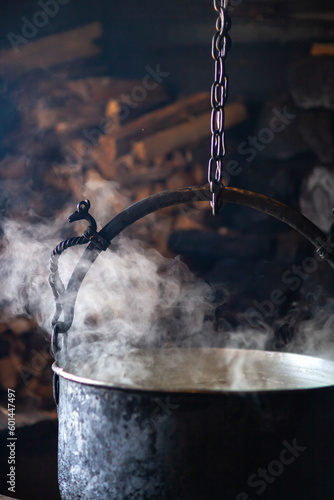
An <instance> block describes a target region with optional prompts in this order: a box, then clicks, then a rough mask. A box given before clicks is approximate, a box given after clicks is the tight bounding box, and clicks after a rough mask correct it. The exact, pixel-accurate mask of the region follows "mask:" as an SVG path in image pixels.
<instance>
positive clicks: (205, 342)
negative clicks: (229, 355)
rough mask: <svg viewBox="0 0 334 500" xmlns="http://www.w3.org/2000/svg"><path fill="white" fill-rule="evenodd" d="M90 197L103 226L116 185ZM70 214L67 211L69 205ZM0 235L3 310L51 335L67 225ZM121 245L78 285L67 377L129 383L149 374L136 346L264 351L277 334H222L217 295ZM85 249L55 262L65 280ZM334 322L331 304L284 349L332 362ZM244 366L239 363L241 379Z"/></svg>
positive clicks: (158, 259)
mask: <svg viewBox="0 0 334 500" xmlns="http://www.w3.org/2000/svg"><path fill="white" fill-rule="evenodd" d="M86 195H87V197H89V198H90V199H91V200H92V206H93V212H94V215H96V218H97V220H98V222H99V226H101V223H105V222H107V221H108V220H109V219H110V218H111V216H112V214H113V213H116V212H118V211H119V210H121V209H122V208H124V207H125V206H126V205H127V200H126V199H125V198H124V197H122V196H120V195H119V194H118V190H117V185H116V184H114V183H110V182H103V183H100V182H98V181H92V182H90V183H89V184H88V185H87V186H86ZM66 210H67V211H65V212H66V213H67V212H68V213H70V212H71V211H72V210H73V207H70V208H68V209H66ZM64 219H66V217H65V216H64ZM71 229H72V227H71ZM2 231H3V242H4V243H3V249H2V252H1V257H2V265H1V267H0V279H1V284H2V300H1V306H2V310H3V311H5V314H6V315H7V317H8V318H10V317H12V316H14V315H17V314H22V313H24V314H26V315H28V316H33V317H34V318H35V319H37V321H38V322H39V325H40V326H41V327H42V328H43V329H44V330H45V331H47V332H51V326H50V325H51V318H52V315H53V312H54V301H53V296H52V293H51V290H50V287H49V284H48V260H49V256H50V253H51V250H52V249H53V248H54V247H55V246H56V245H57V244H58V243H59V241H60V240H61V239H63V238H64V224H63V221H61V222H57V221H51V222H50V221H48V222H47V223H45V222H43V221H39V222H38V223H34V224H32V225H29V226H27V225H26V224H20V223H18V222H16V221H9V220H3V221H2ZM67 231H68V228H67ZM74 231H75V228H74V227H73V234H74ZM67 236H68V234H66V237H67ZM118 243H119V244H118V248H117V250H113V251H110V250H108V251H107V252H105V253H102V254H101V255H100V256H99V258H98V259H97V261H96V262H95V263H94V265H93V266H92V268H91V269H90V271H89V272H88V274H87V277H86V278H85V280H84V283H83V285H82V286H81V288H80V291H79V295H78V299H77V304H76V308H75V317H74V323H73V326H72V328H71V329H70V331H69V332H68V334H67V335H66V345H65V348H64V349H63V350H62V351H61V354H60V359H59V363H60V365H61V366H62V367H63V368H64V369H66V370H67V371H70V372H72V373H75V374H77V375H82V376H86V377H92V378H95V379H99V380H115V379H117V380H118V381H121V382H123V383H129V382H131V380H133V381H135V380H138V379H140V378H142V377H143V376H145V373H146V371H147V366H146V365H145V363H146V364H147V359H146V362H145V363H144V364H143V363H142V362H141V361H140V359H139V358H138V357H137V358H136V357H133V353H134V352H138V349H143V348H144V349H146V348H150V349H154V348H161V347H162V348H164V349H167V350H168V349H170V348H175V347H177V348H179V347H187V348H190V347H236V348H243V349H262V350H263V349H266V348H268V346H270V345H272V344H271V342H272V340H273V337H274V331H273V329H272V328H270V327H269V326H268V325H265V324H261V325H259V328H257V329H254V328H248V327H247V326H245V324H243V325H240V326H239V327H235V328H234V331H228V330H227V329H226V325H224V324H218V323H216V321H215V308H216V307H217V302H216V301H215V292H214V290H213V289H212V288H211V287H210V286H209V285H208V284H207V283H205V282H204V281H203V280H201V279H199V278H197V277H196V276H195V275H194V274H192V273H191V272H190V271H189V269H188V268H187V267H186V266H185V265H184V264H183V263H182V262H181V260H180V259H179V258H176V259H167V258H164V257H163V256H161V255H160V254H159V253H158V252H157V251H155V250H152V249H144V248H143V246H142V244H140V243H139V242H138V241H135V240H133V239H130V238H128V237H126V236H121V237H119V240H118ZM81 253H82V248H76V249H70V250H68V251H67V252H65V254H64V255H63V256H62V257H61V259H60V272H61V276H62V278H63V280H64V282H67V280H68V279H69V277H70V275H71V273H72V271H73V269H74V267H75V264H76V262H77V260H78V259H79V258H80V255H81ZM226 297H227V294H225V297H224V299H223V300H225V301H226V300H227V298H226ZM220 304H221V302H220ZM220 304H218V305H220ZM333 318H334V316H333V303H332V302H330V301H329V302H328V304H327V306H326V308H323V309H322V310H320V309H318V310H317V313H316V314H315V315H314V319H312V320H307V321H306V320H305V321H303V322H301V323H300V325H298V329H297V331H296V337H295V340H294V342H293V343H292V344H290V347H289V349H290V350H291V351H297V352H305V353H306V354H316V355H319V356H324V357H327V358H328V357H333V347H332V346H333V343H334V335H333V322H334V320H333ZM316 331H317V334H316V333H315V332H316ZM166 352H167V351H166ZM125 361H126V362H127V364H126V363H125ZM245 364H247V358H245V359H244V361H243V363H242V365H243V366H244V365H245ZM125 365H126V369H125V368H124V367H125ZM243 366H241V367H240V366H237V370H238V375H237V379H238V380H239V378H240V370H241V372H242V369H243ZM129 367H130V368H131V370H129Z"/></svg>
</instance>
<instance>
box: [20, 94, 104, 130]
mask: <svg viewBox="0 0 334 500" xmlns="http://www.w3.org/2000/svg"><path fill="white" fill-rule="evenodd" d="M103 114H104V104H103V103H88V102H83V101H82V100H81V99H80V98H76V97H75V98H69V99H66V101H65V102H64V103H62V105H61V106H59V103H58V102H57V100H55V101H53V100H52V99H50V98H45V99H39V100H38V101H37V103H36V107H35V108H34V110H33V112H32V113H31V115H30V119H31V120H32V122H33V123H34V124H36V127H37V129H38V130H48V129H53V128H54V129H56V130H57V132H59V133H71V132H75V131H81V130H82V129H86V128H88V127H94V126H96V125H98V124H99V123H100V122H101V120H102V119H103ZM88 132H89V131H88Z"/></svg>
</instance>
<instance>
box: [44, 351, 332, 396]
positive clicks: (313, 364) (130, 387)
mask: <svg viewBox="0 0 334 500" xmlns="http://www.w3.org/2000/svg"><path fill="white" fill-rule="evenodd" d="M182 349H183V350H187V351H188V352H189V351H193V353H194V354H196V353H198V352H200V351H201V352H206V353H207V352H210V353H213V352H215V353H216V354H217V353H219V354H220V353H221V352H223V353H228V354H235V355H237V354H238V353H239V352H241V351H242V352H243V354H245V352H247V355H250V356H253V357H255V359H256V358H257V359H258V360H261V359H262V360H263V359H264V360H265V361H266V362H268V361H271V362H274V363H281V364H282V366H283V364H284V363H292V366H293V367H294V368H296V369H302V368H304V369H305V370H306V369H307V370H311V373H312V372H313V373H315V370H317V372H318V373H319V372H321V373H322V372H323V373H324V380H323V381H322V382H321V383H319V382H314V385H311V384H310V385H305V386H302V387H282V388H281V387H280V388H270V387H269V388H266V387H263V388H258V387H256V388H254V389H253V388H245V389H242V390H237V389H234V388H231V389H230V388H224V389H221V388H220V389H211V388H208V389H204V388H196V389H194V388H191V387H189V388H183V387H182V388H178V387H173V388H171V387H168V386H166V387H158V388H157V387H143V386H140V385H136V384H125V383H116V382H108V381H107V382H106V381H102V380H96V379H93V378H89V377H84V376H79V375H75V374H72V373H70V372H68V371H66V370H64V369H63V368H61V367H59V366H58V365H57V363H56V362H54V363H53V365H52V369H53V371H54V373H55V374H56V375H58V376H59V377H63V378H65V379H67V380H70V381H72V382H76V383H78V384H84V385H89V386H95V387H104V388H110V389H114V390H122V391H135V392H137V391H139V392H141V393H149V394H152V393H169V394H173V393H174V394H189V393H199V394H219V393H224V394H258V393H275V394H276V393H279V392H283V393H284V392H291V391H298V392H300V391H305V390H307V391H309V390H319V389H323V388H331V387H334V361H331V360H328V359H323V358H319V357H315V356H309V355H305V354H295V353H288V352H277V351H261V350H252V349H235V348H182ZM176 350H177V351H180V350H181V348H167V349H164V351H166V352H171V351H176ZM143 351H144V350H143ZM154 351H162V349H152V350H148V352H149V353H152V352H154ZM195 351H196V352H195ZM145 352H146V350H145ZM306 363H307V366H306ZM326 375H329V379H328V378H327V377H326ZM326 380H327V381H326Z"/></svg>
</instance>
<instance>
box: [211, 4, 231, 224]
mask: <svg viewBox="0 0 334 500" xmlns="http://www.w3.org/2000/svg"><path fill="white" fill-rule="evenodd" d="M213 7H214V10H215V11H216V12H218V18H217V21H216V32H215V33H214V35H213V37H212V49H211V52H212V58H213V60H214V61H215V70H214V82H213V84H212V87H211V107H212V111H211V157H210V160H209V165H208V182H209V184H210V191H211V193H212V200H211V202H210V204H211V208H212V214H213V215H216V214H217V212H218V201H219V194H220V192H221V191H222V189H224V185H223V183H222V168H223V158H224V156H225V134H224V106H225V102H226V99H227V76H226V73H225V57H226V53H227V50H228V48H229V47H228V46H229V37H228V34H227V32H228V31H229V29H230V25H231V22H230V18H229V16H228V13H227V9H228V0H220V1H218V0H213Z"/></svg>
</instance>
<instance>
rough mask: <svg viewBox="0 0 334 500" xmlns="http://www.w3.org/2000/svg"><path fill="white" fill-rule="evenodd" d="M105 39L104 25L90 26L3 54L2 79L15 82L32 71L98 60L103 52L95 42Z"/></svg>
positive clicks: (1, 60)
mask: <svg viewBox="0 0 334 500" xmlns="http://www.w3.org/2000/svg"><path fill="white" fill-rule="evenodd" d="M101 36H102V27H101V24H100V23H98V22H96V23H91V24H88V25H86V26H82V27H80V28H76V29H73V30H71V31H66V32H64V33H58V34H56V35H50V36H47V37H45V38H41V39H39V40H35V41H30V42H29V43H27V44H26V45H20V46H19V47H17V50H16V51H14V50H13V49H11V50H3V51H1V52H0V75H1V76H4V77H5V78H6V79H7V78H11V79H14V78H16V77H18V76H20V75H22V74H24V73H26V72H28V71H30V70H32V69H36V68H50V67H52V66H55V65H57V64H64V63H72V61H74V60H76V59H82V58H86V57H93V56H97V55H99V54H100V53H101V48H100V47H99V46H98V45H97V44H96V43H95V40H96V39H97V38H99V37H101Z"/></svg>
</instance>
